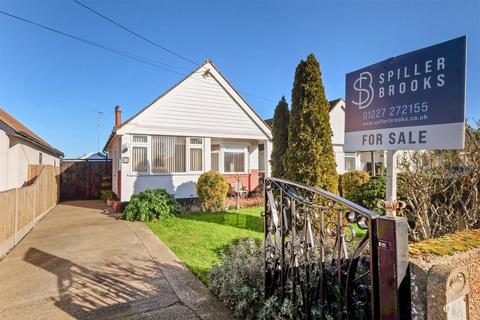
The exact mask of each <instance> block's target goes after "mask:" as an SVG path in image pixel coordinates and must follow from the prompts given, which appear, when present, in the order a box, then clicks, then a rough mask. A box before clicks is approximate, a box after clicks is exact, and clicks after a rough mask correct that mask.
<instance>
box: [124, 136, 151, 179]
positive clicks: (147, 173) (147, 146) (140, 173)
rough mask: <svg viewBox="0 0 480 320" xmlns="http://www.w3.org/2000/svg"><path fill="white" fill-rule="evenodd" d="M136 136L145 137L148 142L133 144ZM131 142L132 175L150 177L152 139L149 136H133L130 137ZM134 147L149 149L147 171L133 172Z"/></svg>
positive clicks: (130, 165)
mask: <svg viewBox="0 0 480 320" xmlns="http://www.w3.org/2000/svg"><path fill="white" fill-rule="evenodd" d="M134 136H145V137H147V142H133V137H134ZM130 141H131V147H130V149H131V151H130V161H129V162H130V163H129V168H130V173H131V174H132V175H137V176H142V175H149V174H151V172H150V171H151V170H150V161H151V159H150V150H151V139H150V136H149V135H147V134H132V135H131V136H130ZM133 147H142V148H146V149H147V170H146V171H135V170H133Z"/></svg>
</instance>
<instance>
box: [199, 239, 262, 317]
mask: <svg viewBox="0 0 480 320" xmlns="http://www.w3.org/2000/svg"><path fill="white" fill-rule="evenodd" d="M229 252H230V255H227V254H226V253H225V252H222V253H221V260H223V264H222V265H214V266H213V268H212V269H211V270H210V272H209V273H208V283H209V286H210V288H211V289H212V291H213V292H214V293H215V294H216V295H217V296H218V297H219V298H220V299H221V300H222V301H223V302H225V304H226V305H228V306H229V307H230V308H231V309H232V310H234V311H235V314H236V315H237V316H239V317H241V318H245V319H253V318H255V314H256V312H257V311H258V310H259V309H260V307H261V304H262V302H263V300H264V299H263V297H264V292H263V290H264V281H265V280H264V276H265V275H264V267H265V265H264V262H263V261H264V258H263V250H261V248H259V247H258V246H257V245H256V244H255V241H254V240H253V239H242V240H240V241H239V243H238V244H234V245H231V246H230V248H229Z"/></svg>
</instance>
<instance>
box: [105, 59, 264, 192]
mask: <svg viewBox="0 0 480 320" xmlns="http://www.w3.org/2000/svg"><path fill="white" fill-rule="evenodd" d="M271 149H272V134H271V131H270V127H269V126H267V125H266V124H265V123H264V122H263V120H262V119H261V118H260V117H259V115H258V114H256V113H255V111H254V110H253V109H252V108H251V107H250V105H249V104H248V103H247V102H246V101H245V100H244V99H243V98H242V97H241V96H240V94H239V93H238V92H237V91H236V90H235V89H234V88H233V87H232V85H231V84H230V83H229V82H228V81H227V80H226V79H225V78H224V77H223V75H222V74H221V73H220V72H219V71H218V69H217V68H216V67H215V65H214V64H213V63H212V62H211V61H209V60H207V61H206V62H205V63H203V64H202V65H201V66H199V67H198V68H197V69H196V70H194V71H193V72H192V73H190V74H189V75H188V76H187V77H185V78H184V79H183V80H181V81H180V82H179V83H177V84H176V85H175V86H173V87H172V88H171V89H169V90H168V91H166V92H165V93H164V94H162V95H161V96H160V97H158V98H157V99H155V100H154V101H153V102H152V103H150V104H149V105H147V106H146V107H144V108H143V109H142V110H140V111H139V112H138V113H137V114H135V115H134V116H132V117H131V118H130V119H128V120H126V121H124V122H122V121H121V109H120V107H118V106H117V107H116V108H115V126H114V128H113V131H112V134H111V135H110V137H109V139H108V140H107V143H106V145H105V147H104V151H106V152H108V155H109V157H110V158H111V159H112V171H113V172H112V186H113V187H112V189H113V191H114V192H115V193H116V194H117V195H118V196H119V198H120V200H121V201H128V200H129V199H130V197H131V196H132V195H133V194H135V193H138V192H140V191H143V190H145V189H149V188H165V189H166V190H167V191H168V192H169V193H171V194H173V195H175V197H177V198H190V197H195V196H196V182H197V180H198V178H199V177H200V175H201V174H202V173H203V172H207V171H210V170H216V171H219V172H221V173H222V174H224V175H225V176H226V177H227V180H228V181H229V182H230V183H235V182H236V181H237V179H239V180H240V181H241V183H242V186H243V187H244V188H245V190H247V191H252V190H254V189H255V188H256V187H257V186H258V183H259V182H258V181H259V176H260V175H267V176H268V175H270V162H269V160H270V154H271Z"/></svg>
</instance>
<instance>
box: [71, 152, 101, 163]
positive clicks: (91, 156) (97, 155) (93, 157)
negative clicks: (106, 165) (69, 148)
mask: <svg viewBox="0 0 480 320" xmlns="http://www.w3.org/2000/svg"><path fill="white" fill-rule="evenodd" d="M77 159H78V160H86V161H105V160H107V159H108V157H107V155H106V154H105V153H103V152H90V153H87V154H85V155H83V156H81V157H79V158H77Z"/></svg>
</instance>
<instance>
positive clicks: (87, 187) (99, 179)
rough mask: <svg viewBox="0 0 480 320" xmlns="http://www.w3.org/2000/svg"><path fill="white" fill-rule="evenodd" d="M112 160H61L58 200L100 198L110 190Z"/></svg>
mask: <svg viewBox="0 0 480 320" xmlns="http://www.w3.org/2000/svg"><path fill="white" fill-rule="evenodd" d="M111 180H112V161H111V160H110V159H107V160H63V161H62V163H61V165H60V201H67V200H89V199H100V191H101V190H103V189H108V190H111Z"/></svg>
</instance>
